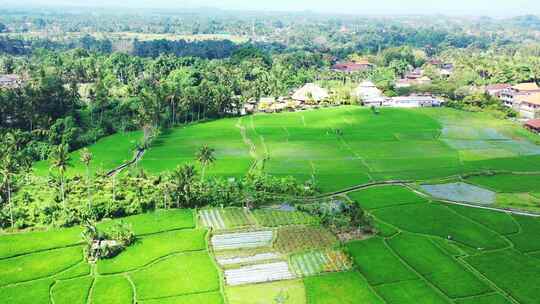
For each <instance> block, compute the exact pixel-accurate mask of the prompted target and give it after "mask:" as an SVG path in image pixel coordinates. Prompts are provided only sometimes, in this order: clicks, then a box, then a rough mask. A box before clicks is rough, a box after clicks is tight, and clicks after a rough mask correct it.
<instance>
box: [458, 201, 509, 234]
mask: <svg viewBox="0 0 540 304" xmlns="http://www.w3.org/2000/svg"><path fill="white" fill-rule="evenodd" d="M448 207H449V208H450V209H452V210H453V211H455V212H457V213H459V214H460V215H463V216H465V217H468V218H470V219H472V220H474V221H476V222H478V223H480V224H482V225H484V226H486V227H487V228H489V229H491V230H493V231H495V232H497V233H500V234H504V235H507V234H514V233H517V232H518V231H519V226H518V225H516V223H515V222H514V220H513V219H512V217H511V215H509V214H507V213H502V212H493V211H490V210H485V209H479V208H470V207H466V206H460V205H448Z"/></svg>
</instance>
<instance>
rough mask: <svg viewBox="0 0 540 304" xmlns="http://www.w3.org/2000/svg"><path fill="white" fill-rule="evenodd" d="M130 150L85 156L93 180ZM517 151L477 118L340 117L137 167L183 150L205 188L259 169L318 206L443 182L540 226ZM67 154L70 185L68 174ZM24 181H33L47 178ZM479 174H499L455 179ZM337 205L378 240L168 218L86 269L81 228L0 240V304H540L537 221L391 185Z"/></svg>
mask: <svg viewBox="0 0 540 304" xmlns="http://www.w3.org/2000/svg"><path fill="white" fill-rule="evenodd" d="M336 130H339V131H340V132H336ZM139 135H140V134H137V133H133V134H132V135H129V136H124V137H122V136H120V135H116V137H111V138H106V139H103V140H102V141H100V142H98V143H96V145H94V146H93V147H91V150H92V149H94V150H92V151H95V155H94V158H95V160H96V161H95V166H94V167H93V168H92V170H101V169H103V170H105V169H112V168H113V167H115V166H117V165H119V164H121V163H122V162H123V161H125V160H127V159H129V158H131V157H132V149H131V146H132V144H133V143H134V140H135V139H136V138H137V136H139ZM119 136H120V137H122V138H118V137H119ZM530 136H531V135H530V134H527V133H525V132H522V131H521V129H520V127H519V126H517V125H515V124H513V123H511V122H507V121H501V120H496V119H493V118H491V117H489V116H487V115H484V114H481V113H467V112H461V111H456V110H452V109H413V110H402V109H382V111H381V113H380V114H379V115H373V114H372V113H371V111H369V110H368V109H362V108H357V107H340V108H332V109H324V110H320V111H305V112H297V113H282V114H276V115H265V114H261V115H254V116H246V117H242V118H240V119H237V118H235V119H223V120H218V121H212V122H206V123H201V124H196V125H190V126H187V127H183V128H176V129H174V130H171V131H169V132H165V133H163V134H162V135H161V136H160V138H158V139H157V140H156V142H155V144H154V145H153V146H152V147H151V148H150V149H149V150H148V151H146V153H145V155H144V157H143V159H142V161H141V162H140V163H139V166H140V167H142V168H144V169H146V170H148V171H149V172H151V173H160V172H165V171H167V170H170V169H171V168H174V167H175V166H176V165H181V164H186V163H194V154H195V151H196V150H197V149H198V148H199V147H200V146H202V145H203V144H208V145H210V146H211V147H213V148H215V149H216V153H217V155H216V158H217V161H216V163H215V164H214V165H213V166H211V167H209V168H208V170H207V172H208V175H210V176H219V177H240V176H243V175H245V174H246V173H247V172H249V171H251V170H260V171H263V172H267V173H270V174H272V175H275V176H293V177H295V178H298V179H299V180H308V179H310V180H311V179H313V180H315V181H316V182H317V183H318V185H319V186H320V187H321V189H322V191H323V192H331V191H337V190H343V189H345V188H347V187H351V186H356V185H360V184H365V183H368V182H374V181H388V180H410V181H412V182H415V185H418V184H429V183H430V182H433V181H435V183H436V184H438V183H440V180H441V178H445V177H449V176H452V178H451V179H450V180H451V182H454V181H463V182H466V183H467V184H471V185H476V186H478V187H482V188H484V189H487V190H490V191H492V192H494V193H495V202H494V203H492V204H491V205H490V206H494V207H505V208H506V207H511V208H518V209H525V210H529V211H540V203H539V201H538V200H539V199H540V194H539V193H540V189H539V188H538V186H539V185H540V184H539V180H540V179H539V175H538V174H531V173H532V172H539V171H540V149H539V148H538V147H539V146H538V145H535V144H533V143H532V141H531V140H530V139H531V138H530ZM112 142H114V144H112ZM112 145H114V146H115V149H112V150H111V149H110V146H112ZM77 153H78V152H74V153H73V154H72V159H74V162H75V163H74V166H73V167H72V168H71V169H69V170H70V172H69V174H76V173H80V172H82V171H81V169H82V168H83V166H82V165H81V164H78V163H76V161H75V159H78V156H77ZM35 170H36V172H37V173H39V174H41V175H45V174H46V171H47V166H46V164H44V163H41V164H38V165H36V167H35ZM486 170H489V171H505V173H498V174H496V175H482V176H477V175H475V176H469V177H467V178H465V179H460V177H459V176H457V175H460V174H464V173H467V174H468V173H472V172H485V171H486ZM510 172H519V173H520V174H511V173H510ZM523 173H528V174H526V175H524V174H523ZM454 192H456V191H454ZM458 192H459V191H458ZM478 192H479V191H477V189H475V190H474V193H475V194H477V193H478ZM454 194H455V193H454ZM344 195H345V194H344ZM346 195H347V196H348V197H349V198H350V199H351V200H353V201H355V202H356V203H358V204H359V205H360V206H361V207H363V208H364V209H365V210H367V212H369V213H370V215H372V216H373V219H374V223H375V227H376V229H377V231H378V234H377V235H376V236H371V237H369V238H367V239H364V240H356V241H351V242H347V243H345V244H343V243H340V242H339V241H338V239H337V237H336V236H335V235H334V234H333V233H331V232H330V231H329V230H328V229H325V228H323V227H322V226H321V224H320V223H319V221H318V220H317V219H314V218H313V217H311V216H309V215H307V214H304V213H301V212H298V211H296V212H288V211H287V212H286V211H280V210H272V209H260V210H254V211H247V210H244V209H242V208H213V209H212V208H208V209H202V210H198V211H197V212H195V211H192V210H168V211H159V212H155V213H149V214H144V215H139V216H133V217H129V218H126V219H124V220H125V221H127V222H128V223H130V224H131V225H132V227H133V229H134V231H135V233H136V234H137V241H136V243H135V244H134V245H133V246H130V247H129V248H128V249H127V250H125V251H124V252H122V253H121V254H119V255H118V256H117V257H115V258H113V259H110V260H103V261H99V262H98V263H97V265H95V266H90V265H88V264H87V263H86V262H85V261H84V260H83V255H82V244H81V239H80V233H81V228H77V227H76V228H69V229H59V230H51V231H47V232H29V233H19V234H12V235H0V302H2V303H3V302H6V303H14V304H19V303H38V304H39V303H122V304H123V303H126V304H127V303H134V302H136V303H165V304H167V303H183V304H194V303H209V304H223V303H231V304H259V303H260V301H259V302H257V301H256V300H258V299H260V300H261V301H263V302H264V303H274V302H276V299H287V300H288V302H285V303H291V304H303V303H307V304H335V303H340V304H341V303H351V304H352V303H354V304H356V303H374V304H383V303H384V304H408V303H411V304H412V303H419V301H421V302H420V303H450V304H452V303H453V304H473V303H474V304H488V303H489V304H502V303H505V304H506V303H511V304H536V303H538V299H539V298H540V289H539V287H538V286H540V281H539V279H538V278H540V268H539V266H538V265H540V264H539V262H538V261H539V257H540V233H539V232H540V218H537V217H532V216H522V215H515V214H510V213H505V212H495V211H491V210H486V209H478V208H471V207H467V206H460V205H454V204H446V203H441V202H437V199H436V198H435V197H433V196H432V197H425V196H421V195H419V194H417V193H414V192H413V191H411V190H410V189H409V188H407V187H405V186H404V185H402V184H397V185H389V186H376V187H369V188H365V189H361V190H357V191H353V192H347V193H346ZM453 198H454V199H455V197H453ZM459 200H461V199H459ZM463 200H464V201H469V200H471V201H473V202H472V203H475V204H477V203H479V201H480V200H481V199H478V198H472V199H468V198H467V199H463ZM115 221H117V220H113V221H106V222H102V223H100V224H99V225H100V227H101V228H104V227H109V226H110V225H112V224H113V223H114V222H115ZM43 261H47V263H43Z"/></svg>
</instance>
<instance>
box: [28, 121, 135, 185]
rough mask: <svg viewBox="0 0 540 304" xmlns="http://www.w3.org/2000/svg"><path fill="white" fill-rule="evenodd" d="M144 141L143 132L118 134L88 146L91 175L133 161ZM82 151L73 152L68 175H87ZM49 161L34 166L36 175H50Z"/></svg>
mask: <svg viewBox="0 0 540 304" xmlns="http://www.w3.org/2000/svg"><path fill="white" fill-rule="evenodd" d="M141 139H142V131H134V132H126V133H117V134H113V135H110V136H107V137H103V138H101V139H100V140H98V141H97V142H96V143H95V144H93V145H90V146H88V150H90V153H92V162H91V163H90V173H92V174H93V173H96V172H99V171H109V170H112V169H114V168H116V167H118V166H120V165H122V164H123V163H126V162H128V161H130V160H131V159H133V157H134V150H135V147H136V144H137V142H138V141H139V140H141ZM80 153H81V150H77V151H73V152H71V153H70V154H69V155H70V157H71V160H70V164H71V166H70V167H68V169H67V174H68V175H70V176H72V175H75V174H80V175H84V174H86V165H85V164H84V163H83V162H81V154H80ZM49 167H50V164H49V161H47V160H45V161H40V162H37V163H35V164H34V167H33V170H34V173H36V174H37V175H40V176H46V175H47V174H48V173H49Z"/></svg>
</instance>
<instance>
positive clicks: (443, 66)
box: [427, 59, 454, 77]
mask: <svg viewBox="0 0 540 304" xmlns="http://www.w3.org/2000/svg"><path fill="white" fill-rule="evenodd" d="M427 63H428V64H430V65H432V66H434V67H436V68H437V69H438V70H439V74H440V75H441V76H442V77H450V76H451V75H452V74H453V73H454V64H453V63H448V62H443V61H441V60H439V59H430V60H428V61H427Z"/></svg>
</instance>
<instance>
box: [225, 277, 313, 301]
mask: <svg viewBox="0 0 540 304" xmlns="http://www.w3.org/2000/svg"><path fill="white" fill-rule="evenodd" d="M305 294H306V292H305V289H304V284H303V283H302V280H292V281H278V282H272V283H263V284H252V285H244V286H227V287H226V288H225V295H226V297H227V300H228V303H229V304H260V303H277V302H276V298H278V297H280V296H281V297H283V298H285V299H286V301H285V303H294V304H305V303H306V296H305Z"/></svg>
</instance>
